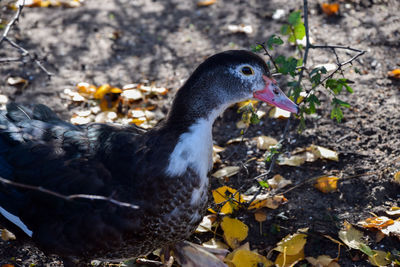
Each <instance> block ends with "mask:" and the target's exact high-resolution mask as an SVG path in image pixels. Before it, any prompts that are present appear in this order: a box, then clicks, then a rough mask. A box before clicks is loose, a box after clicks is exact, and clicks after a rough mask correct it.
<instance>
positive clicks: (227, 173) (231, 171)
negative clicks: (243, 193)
mask: <svg viewBox="0 0 400 267" xmlns="http://www.w3.org/2000/svg"><path fill="white" fill-rule="evenodd" d="M239 170H240V167H238V166H226V167H224V168H222V169H219V170H218V171H216V172H214V173H213V174H212V177H214V178H222V177H231V176H233V175H235V174H237V173H239Z"/></svg>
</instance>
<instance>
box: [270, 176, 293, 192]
mask: <svg viewBox="0 0 400 267" xmlns="http://www.w3.org/2000/svg"><path fill="white" fill-rule="evenodd" d="M268 184H269V185H270V186H271V188H273V189H281V188H284V187H285V186H287V185H290V184H292V181H290V180H287V179H285V178H283V176H282V175H280V174H276V175H274V176H273V177H272V178H271V179H268Z"/></svg>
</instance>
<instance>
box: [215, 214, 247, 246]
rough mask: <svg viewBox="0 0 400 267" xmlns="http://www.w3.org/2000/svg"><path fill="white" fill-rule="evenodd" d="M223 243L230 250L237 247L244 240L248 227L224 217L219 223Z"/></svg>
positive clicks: (236, 220)
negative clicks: (222, 233)
mask: <svg viewBox="0 0 400 267" xmlns="http://www.w3.org/2000/svg"><path fill="white" fill-rule="evenodd" d="M221 228H222V230H223V231H224V239H225V242H226V243H227V244H228V245H229V246H230V247H231V248H232V249H235V248H237V247H239V244H240V242H241V241H243V240H244V239H246V237H247V234H248V231H249V227H247V225H246V224H244V223H243V222H241V221H239V220H238V219H234V218H229V217H227V216H225V217H224V218H223V219H222V222H221Z"/></svg>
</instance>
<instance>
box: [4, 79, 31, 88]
mask: <svg viewBox="0 0 400 267" xmlns="http://www.w3.org/2000/svg"><path fill="white" fill-rule="evenodd" d="M7 83H8V84H9V85H12V86H18V87H20V88H21V89H25V88H26V87H27V86H28V81H27V80H25V79H24V78H22V77H13V76H10V77H8V79H7Z"/></svg>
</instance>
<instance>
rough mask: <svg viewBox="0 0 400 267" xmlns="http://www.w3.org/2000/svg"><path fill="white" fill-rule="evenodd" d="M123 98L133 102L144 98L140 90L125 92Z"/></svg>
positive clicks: (122, 94)
mask: <svg viewBox="0 0 400 267" xmlns="http://www.w3.org/2000/svg"><path fill="white" fill-rule="evenodd" d="M121 97H123V98H125V99H127V100H132V101H138V100H141V99H143V98H144V96H143V94H142V92H141V91H140V90H138V89H127V90H123V91H122V93H121Z"/></svg>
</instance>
